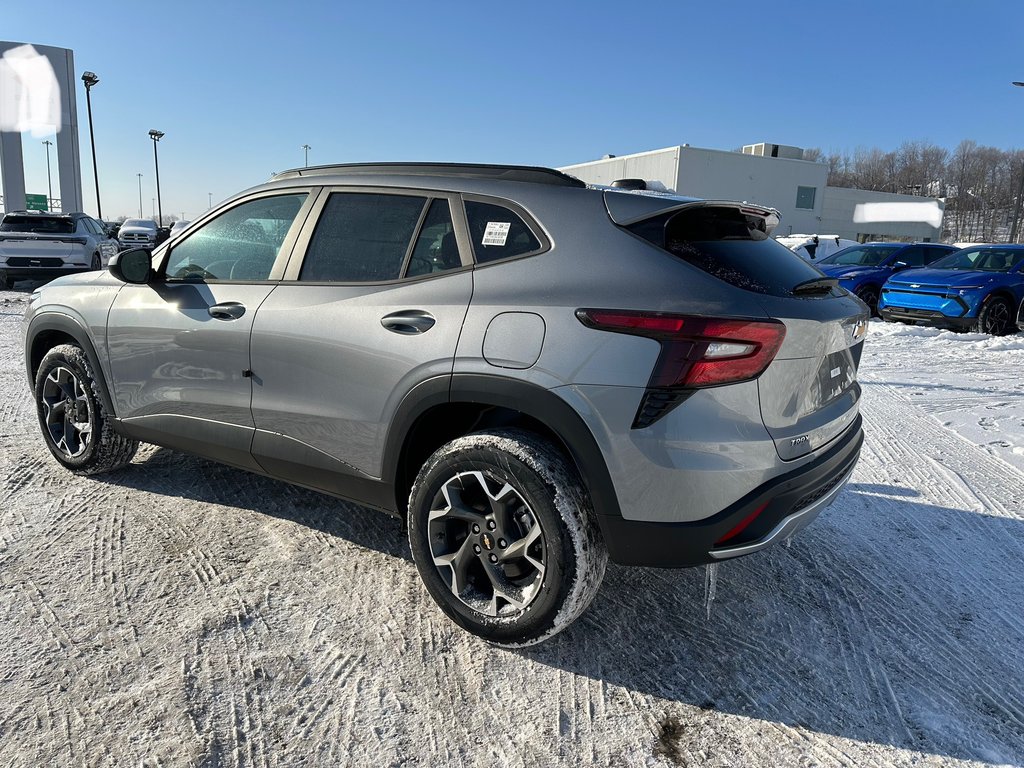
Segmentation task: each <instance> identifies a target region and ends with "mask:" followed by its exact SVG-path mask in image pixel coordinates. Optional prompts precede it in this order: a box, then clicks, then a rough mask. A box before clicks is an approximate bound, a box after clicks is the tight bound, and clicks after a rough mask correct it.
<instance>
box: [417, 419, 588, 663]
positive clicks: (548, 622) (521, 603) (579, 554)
mask: <svg viewBox="0 0 1024 768" xmlns="http://www.w3.org/2000/svg"><path fill="white" fill-rule="evenodd" d="M409 545H410V547H411V549H412V554H413V560H414V561H415V563H416V567H417V569H418V570H419V573H420V577H421V578H422V579H423V582H424V584H425V586H426V588H427V591H428V592H429V593H430V595H431V597H432V598H433V599H434V601H435V602H437V604H438V605H439V606H440V608H441V610H443V611H444V612H445V614H447V615H448V617H449V618H451V619H452V620H453V621H454V622H455V623H456V624H458V625H459V626H461V627H462V628H463V629H466V630H467V631H469V632H472V633H473V634H476V635H478V636H480V637H482V638H484V639H486V640H488V641H490V642H492V643H494V644H496V645H499V646H503V647H522V646H529V645H535V644H537V643H541V642H544V641H545V640H547V639H549V638H551V637H553V636H554V635H556V634H557V633H559V632H561V631H562V630H563V629H565V628H566V627H568V626H569V625H570V624H572V623H573V621H575V620H576V619H577V618H578V617H579V616H580V615H581V614H582V613H583V612H584V611H585V610H586V608H587V606H589V605H590V602H591V601H592V600H593V599H594V596H595V595H596V594H597V591H598V589H599V588H600V586H601V580H602V578H603V577H604V570H605V566H606V564H607V562H608V554H607V551H606V550H605V547H604V542H603V541H602V539H601V534H600V531H599V530H598V528H597V525H596V522H595V521H594V513H593V510H592V509H591V505H590V499H589V497H588V495H587V493H586V490H585V488H584V486H583V483H582V480H581V479H580V477H579V473H578V472H577V471H576V468H575V467H574V466H573V465H572V462H571V461H569V460H568V459H567V458H566V457H565V455H564V454H563V453H562V452H561V451H559V450H558V449H557V448H555V447H554V446H553V445H552V444H551V443H550V442H548V441H546V440H544V439H543V438H541V437H540V436H538V435H536V434H533V433H531V432H526V431H523V430H517V429H500V430H493V431H485V432H476V433H473V434H469V435H465V436H464V437H460V438H458V439H456V440H453V441H452V442H450V443H448V444H447V445H444V446H442V447H441V448H440V449H438V450H437V452H435V453H434V455H433V456H431V457H430V458H429V459H428V460H427V462H426V463H425V464H424V465H423V467H422V469H421V470H420V472H419V475H418V476H417V478H416V481H415V483H414V484H413V487H412V491H411V492H410V494H409Z"/></svg>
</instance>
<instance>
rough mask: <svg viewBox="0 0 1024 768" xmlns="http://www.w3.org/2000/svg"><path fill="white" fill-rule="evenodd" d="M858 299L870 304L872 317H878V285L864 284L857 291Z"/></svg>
mask: <svg viewBox="0 0 1024 768" xmlns="http://www.w3.org/2000/svg"><path fill="white" fill-rule="evenodd" d="M855 295H856V297H857V298H858V299H860V300H861V301H863V302H864V303H865V304H867V305H868V309H870V310H871V316H872V317H878V286H877V285H862V286H861V287H860V288H858V289H857V290H856V292H855Z"/></svg>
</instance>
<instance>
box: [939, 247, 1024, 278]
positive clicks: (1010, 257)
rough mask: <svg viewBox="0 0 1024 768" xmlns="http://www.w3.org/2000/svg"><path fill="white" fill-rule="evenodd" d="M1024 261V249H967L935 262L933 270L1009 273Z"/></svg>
mask: <svg viewBox="0 0 1024 768" xmlns="http://www.w3.org/2000/svg"><path fill="white" fill-rule="evenodd" d="M1022 259H1024V248H1021V249H1013V248H965V249H964V250H962V251H954V252H953V253H951V254H949V256H946V257H944V258H941V259H939V260H938V261H933V262H932V263H931V265H930V266H931V267H932V268H933V269H963V270H980V271H982V272H1009V271H1010V269H1012V268H1013V267H1014V266H1016V265H1017V264H1018V263H1019V262H1020V261H1021V260H1022Z"/></svg>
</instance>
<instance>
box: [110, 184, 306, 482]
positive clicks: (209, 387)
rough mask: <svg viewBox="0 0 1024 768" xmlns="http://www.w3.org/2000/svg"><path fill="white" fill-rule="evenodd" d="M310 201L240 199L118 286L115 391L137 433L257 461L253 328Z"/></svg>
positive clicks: (228, 458)
mask: <svg viewBox="0 0 1024 768" xmlns="http://www.w3.org/2000/svg"><path fill="white" fill-rule="evenodd" d="M311 205H312V200H311V199H310V193H309V190H297V191H289V192H287V193H283V194H282V193H276V194H262V195H259V196H256V197H253V198H249V199H246V200H241V201H239V202H237V203H236V204H233V205H231V206H230V207H229V208H227V209H226V210H224V211H223V212H221V213H219V214H218V215H217V216H215V217H214V218H212V219H210V220H209V221H207V222H206V223H205V224H202V225H201V226H199V227H198V228H196V229H193V230H192V231H191V232H190V233H189V235H188V237H183V238H182V239H181V240H180V241H175V244H174V246H173V247H171V248H170V249H169V250H168V251H167V253H166V255H165V257H164V258H163V259H162V264H161V266H160V267H159V269H158V273H159V274H158V275H157V278H156V279H155V280H153V281H152V282H150V283H148V284H146V285H125V286H124V287H123V288H122V289H121V290H120V291H119V292H118V294H117V297H116V298H115V299H114V303H113V305H112V306H111V309H110V313H109V316H108V324H107V342H108V348H109V354H110V370H111V373H112V389H113V396H114V400H115V406H116V409H117V413H118V415H119V416H120V417H121V419H122V422H123V424H124V425H125V426H126V427H127V428H128V429H129V430H131V431H132V433H133V434H134V435H136V436H137V437H139V438H140V439H143V440H150V441H152V442H155V443H158V444H160V445H167V446H170V447H173V448H179V449H181V450H186V451H190V452H193V453H199V454H202V455H205V456H210V457H211V458H214V459H217V460H219V461H223V462H226V463H228V464H234V465H236V466H242V467H247V468H252V469H258V465H256V464H255V463H254V462H253V460H252V457H251V455H250V450H249V449H250V443H251V440H252V434H253V431H254V424H253V419H252V411H251V409H250V402H251V398H252V378H251V375H250V370H251V364H250V360H249V334H250V331H251V330H252V323H253V318H254V317H255V315H256V310H257V308H258V307H259V306H260V304H261V303H262V302H263V301H264V300H265V299H266V298H267V296H269V295H270V293H271V292H272V291H273V290H274V287H275V285H276V284H277V280H279V279H280V277H281V275H283V273H284V266H285V264H286V263H287V258H288V255H289V254H290V252H291V248H292V245H293V244H294V242H295V239H296V237H297V235H298V230H299V228H300V225H301V223H302V221H303V219H304V217H305V214H306V213H307V212H308V210H309V208H310V207H311Z"/></svg>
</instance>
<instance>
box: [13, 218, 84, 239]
mask: <svg viewBox="0 0 1024 768" xmlns="http://www.w3.org/2000/svg"><path fill="white" fill-rule="evenodd" d="M0 232H35V233H36V234H39V235H73V234H74V233H75V222H73V221H72V220H71V219H65V218H63V217H60V218H58V217H56V216H4V220H3V222H2V223H0Z"/></svg>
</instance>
